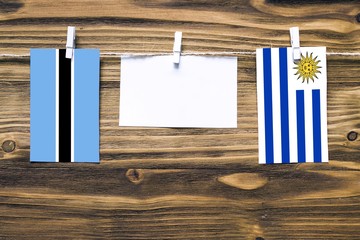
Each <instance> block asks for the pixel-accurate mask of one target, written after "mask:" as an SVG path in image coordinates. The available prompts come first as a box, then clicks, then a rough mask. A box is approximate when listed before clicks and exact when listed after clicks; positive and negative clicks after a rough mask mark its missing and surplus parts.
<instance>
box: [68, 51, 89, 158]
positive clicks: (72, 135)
mask: <svg viewBox="0 0 360 240" xmlns="http://www.w3.org/2000/svg"><path fill="white" fill-rule="evenodd" d="M74 58H75V51H74V53H73V57H72V58H71V162H74V159H75V157H74V156H75V153H74V151H75V142H74V141H75V137H74V117H75V116H74V114H75V111H74V109H75V107H74V106H75V104H74V100H75V97H74V96H75V95H74V94H75V82H74ZM84 91H86V89H84Z"/></svg>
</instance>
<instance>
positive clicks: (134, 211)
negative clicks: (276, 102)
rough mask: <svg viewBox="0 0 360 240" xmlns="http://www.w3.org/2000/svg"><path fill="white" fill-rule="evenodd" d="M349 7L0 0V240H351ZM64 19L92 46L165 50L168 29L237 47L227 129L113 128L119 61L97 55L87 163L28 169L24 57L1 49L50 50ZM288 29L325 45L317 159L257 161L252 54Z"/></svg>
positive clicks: (353, 113)
mask: <svg viewBox="0 0 360 240" xmlns="http://www.w3.org/2000/svg"><path fill="white" fill-rule="evenodd" d="M275 2H281V3H280V4H278V3H275ZM359 12H360V5H359V3H358V1H351V0H349V1H325V3H324V2H321V1H317V2H313V3H309V1H296V0H292V1H288V2H287V3H284V1H265V0H250V1H246V0H231V1H224V0H214V1H207V2H206V1H198V0H181V1H168V0H148V1H140V0H122V1H116V0H108V1H92V0H72V1H70V0H62V1H45V0H26V1H25V0H9V1H6V2H3V3H0V89H1V92H0V104H1V107H0V145H1V144H2V145H1V150H0V238H4V239H22V238H24V239H35V238H36V239H63V238H73V239H91V238H94V239H98V238H107V239H113V238H115V239H257V240H261V239H344V240H345V239H346V240H348V239H356V238H357V237H358V236H360V227H359V225H360V204H359V202H360V201H359V200H360V185H359V183H358V182H359V181H358V179H359V177H360V175H359V170H360V162H359V156H360V140H359V139H360V138H359V137H356V134H357V133H358V132H359V131H360V114H359V111H358V108H359V105H360V83H359V79H358V72H359V66H360V56H357V55H356V53H359V52H360V40H359V38H358V35H359V32H360V25H359V21H360V20H359V19H360V17H359ZM67 25H75V26H77V46H78V47H79V48H100V50H101V53H107V52H136V53H142V52H144V53H146V52H159V53H160V52H171V51H172V44H173V32H174V31H176V30H179V31H183V32H184V34H183V38H184V39H183V50H184V51H188V52H190V51H196V52H214V51H216V52H231V51H237V52H245V53H246V54H245V55H243V54H239V56H238V57H239V60H238V128H237V129H163V128H155V129H148V128H120V127H118V114H119V113H118V102H119V85H120V70H121V69H120V59H119V58H118V57H110V56H102V58H101V92H100V93H101V99H100V100H101V107H100V113H101V119H100V126H101V132H100V133H101V143H100V147H101V151H100V153H101V164H98V165H92V164H30V163H29V153H30V151H29V150H30V144H29V136H30V135H29V128H30V125H29V123H30V112H29V99H30V96H29V92H30V91H29V90H30V89H29V87H30V84H29V57H28V56H23V57H16V56H13V57H5V56H3V55H1V54H20V55H28V54H29V49H30V48H64V46H65V42H66V26H67ZM291 26H299V27H300V29H301V45H302V46H319V45H325V46H327V48H328V52H329V53H333V55H328V65H327V67H328V131H329V153H330V163H329V164H292V165H276V166H262V165H261V166H260V165H258V164H257V151H258V149H257V142H258V135H257V111H256V85H255V76H256V75H255V74H256V69H255V55H253V54H252V53H254V51H255V49H256V48H258V47H270V46H272V47H280V46H289V30H288V29H289V27H291ZM339 53H352V54H353V55H351V54H347V55H339ZM350 133H351V134H350ZM349 134H350V135H349ZM348 135H349V136H348Z"/></svg>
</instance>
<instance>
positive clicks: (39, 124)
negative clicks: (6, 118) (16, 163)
mask: <svg viewBox="0 0 360 240" xmlns="http://www.w3.org/2000/svg"><path fill="white" fill-rule="evenodd" d="M55 88H56V50H55V49H31V50H30V161H31V162H55V161H56V158H55V135H56V130H55V124H56V123H55V117H56V109H55V104H56V99H55V98H56V89H55Z"/></svg>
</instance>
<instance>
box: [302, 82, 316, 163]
mask: <svg viewBox="0 0 360 240" xmlns="http://www.w3.org/2000/svg"><path fill="white" fill-rule="evenodd" d="M304 106H305V153H306V154H305V156H306V158H305V159H306V162H314V147H313V142H314V141H313V115H312V89H305V90H304Z"/></svg>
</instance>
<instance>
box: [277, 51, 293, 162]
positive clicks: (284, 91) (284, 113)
mask: <svg viewBox="0 0 360 240" xmlns="http://www.w3.org/2000/svg"><path fill="white" fill-rule="evenodd" d="M279 56H280V64H279V65H280V107H281V151H282V152H281V155H282V163H289V162H290V146H289V98H288V65H287V48H280V49H279Z"/></svg>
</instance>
